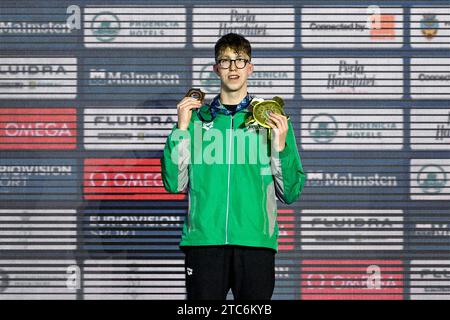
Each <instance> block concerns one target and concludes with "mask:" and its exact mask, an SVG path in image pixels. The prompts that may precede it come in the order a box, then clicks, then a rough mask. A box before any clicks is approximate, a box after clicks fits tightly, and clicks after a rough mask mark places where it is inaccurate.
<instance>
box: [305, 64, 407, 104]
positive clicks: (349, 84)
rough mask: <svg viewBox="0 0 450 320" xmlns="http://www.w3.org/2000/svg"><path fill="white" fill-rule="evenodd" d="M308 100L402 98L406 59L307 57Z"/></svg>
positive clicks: (306, 91)
mask: <svg viewBox="0 0 450 320" xmlns="http://www.w3.org/2000/svg"><path fill="white" fill-rule="evenodd" d="M301 92H302V97H303V98H305V99H401V98H402V97H403V59H402V58H391V57H388V58H376V57H374V58H339V57H337V58H303V59H302V61H301Z"/></svg>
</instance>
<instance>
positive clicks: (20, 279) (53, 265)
mask: <svg viewBox="0 0 450 320" xmlns="http://www.w3.org/2000/svg"><path fill="white" fill-rule="evenodd" d="M80 281H81V273H80V268H79V267H78V266H77V265H76V262H75V260H53V259H52V260H0V299H2V300H17V299H20V300H21V299H26V300H28V299H39V300H43V299H52V300H53V299H76V293H77V291H78V290H79V289H80Z"/></svg>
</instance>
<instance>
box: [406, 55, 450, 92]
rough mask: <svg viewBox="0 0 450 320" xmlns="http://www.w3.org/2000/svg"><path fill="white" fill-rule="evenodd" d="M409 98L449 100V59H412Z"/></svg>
mask: <svg viewBox="0 0 450 320" xmlns="http://www.w3.org/2000/svg"><path fill="white" fill-rule="evenodd" d="M411 97H412V98H413V99H450V58H412V59H411Z"/></svg>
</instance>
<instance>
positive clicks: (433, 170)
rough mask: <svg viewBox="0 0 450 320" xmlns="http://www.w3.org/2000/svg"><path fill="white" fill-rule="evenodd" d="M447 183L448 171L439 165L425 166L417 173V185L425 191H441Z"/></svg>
mask: <svg viewBox="0 0 450 320" xmlns="http://www.w3.org/2000/svg"><path fill="white" fill-rule="evenodd" d="M446 184H447V173H446V172H445V170H444V168H442V167H441V166H438V165H426V166H423V167H422V168H421V169H420V170H419V172H418V173H417V185H418V186H419V187H420V188H421V189H422V191H423V193H440V192H441V191H442V189H444V188H445V186H446Z"/></svg>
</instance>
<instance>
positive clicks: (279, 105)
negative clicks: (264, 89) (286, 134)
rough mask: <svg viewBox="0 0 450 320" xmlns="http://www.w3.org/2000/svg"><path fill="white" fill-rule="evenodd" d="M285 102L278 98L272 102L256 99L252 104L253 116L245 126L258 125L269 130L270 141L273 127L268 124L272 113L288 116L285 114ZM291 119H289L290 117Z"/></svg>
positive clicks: (274, 98) (249, 117) (246, 121)
mask: <svg viewBox="0 0 450 320" xmlns="http://www.w3.org/2000/svg"><path fill="white" fill-rule="evenodd" d="M283 107H284V101H283V99H282V98H280V97H278V96H276V97H273V98H272V100H263V99H258V98H255V99H253V100H252V102H251V103H250V107H249V111H250V112H251V114H250V115H249V116H248V117H247V118H246V119H245V125H246V126H249V125H251V124H255V123H256V124H258V125H260V126H261V127H264V128H267V129H269V139H270V136H271V134H270V133H271V127H270V126H269V125H268V124H267V122H268V120H269V119H270V118H269V114H270V113H277V114H281V115H283V116H286V114H285V112H284V109H283ZM288 119H289V117H288Z"/></svg>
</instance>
